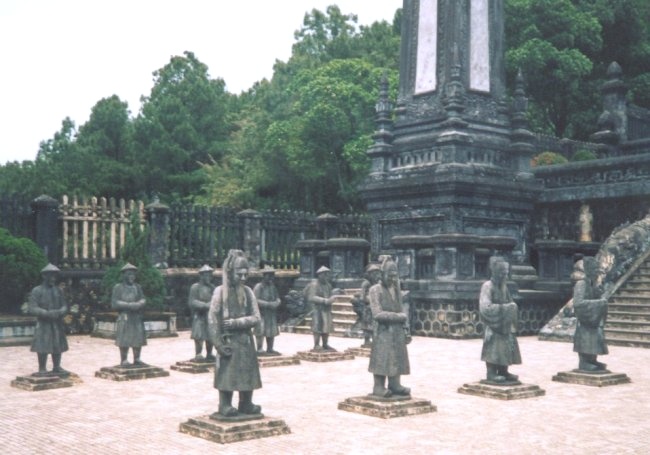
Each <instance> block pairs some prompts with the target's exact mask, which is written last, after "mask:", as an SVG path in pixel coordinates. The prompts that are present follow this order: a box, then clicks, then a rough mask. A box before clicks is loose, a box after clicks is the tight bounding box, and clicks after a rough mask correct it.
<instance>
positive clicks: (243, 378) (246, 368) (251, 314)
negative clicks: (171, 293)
mask: <svg viewBox="0 0 650 455" xmlns="http://www.w3.org/2000/svg"><path fill="white" fill-rule="evenodd" d="M223 291H224V289H223V286H218V287H217V288H216V289H215V290H214V293H213V294H212V301H211V303H210V311H209V312H208V323H209V330H210V339H211V340H212V343H213V344H214V346H215V347H216V348H217V352H218V353H219V355H218V356H217V365H216V369H215V375H214V387H215V388H216V389H218V390H220V391H227V392H230V391H250V390H255V389H259V388H261V387H262V380H261V378H260V368H259V364H258V362H257V351H256V349H255V340H254V337H253V328H254V327H255V326H256V325H257V324H259V322H260V311H259V308H258V306H257V299H255V294H253V291H252V290H251V288H249V287H248V286H239V287H237V288H231V289H230V290H229V292H228V293H227V296H224V294H225V293H224V292H223ZM227 319H230V320H232V321H233V323H234V326H233V327H232V328H230V329H228V330H224V329H223V327H222V323H223V321H224V320H227ZM224 350H227V351H229V352H230V355H223V352H224Z"/></svg>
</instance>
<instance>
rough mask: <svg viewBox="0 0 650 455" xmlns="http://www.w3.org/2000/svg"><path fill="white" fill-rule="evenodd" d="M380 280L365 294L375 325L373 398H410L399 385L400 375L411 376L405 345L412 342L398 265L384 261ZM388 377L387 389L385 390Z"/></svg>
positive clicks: (370, 367) (371, 361) (406, 391)
mask: <svg viewBox="0 0 650 455" xmlns="http://www.w3.org/2000/svg"><path fill="white" fill-rule="evenodd" d="M381 271H382V278H381V280H380V282H379V283H377V284H375V285H373V286H372V287H371V288H370V291H369V293H368V300H369V301H370V308H371V311H372V318H373V324H374V333H373V342H372V348H371V351H370V363H369V365H368V371H370V372H371V373H372V374H373V377H374V385H373V390H372V395H374V396H377V397H381V398H388V397H390V396H393V395H396V396H410V394H411V389H409V388H408V387H404V386H403V385H402V384H401V376H402V375H404V374H410V372H411V370H410V364H409V357H408V351H407V349H406V345H407V344H409V343H410V342H411V333H410V327H409V321H408V315H407V314H406V311H405V309H404V306H403V305H402V291H401V287H400V281H399V274H398V271H397V265H396V264H395V262H393V260H392V259H390V258H384V260H383V262H382V265H381ZM386 378H388V387H386Z"/></svg>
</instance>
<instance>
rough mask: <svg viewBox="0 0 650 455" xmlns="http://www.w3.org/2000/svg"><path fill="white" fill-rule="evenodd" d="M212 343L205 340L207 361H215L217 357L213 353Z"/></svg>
mask: <svg viewBox="0 0 650 455" xmlns="http://www.w3.org/2000/svg"><path fill="white" fill-rule="evenodd" d="M212 348H213V346H212V343H208V342H207V341H206V342H205V361H206V362H215V361H216V360H217V358H216V357H215V356H214V354H213V353H212Z"/></svg>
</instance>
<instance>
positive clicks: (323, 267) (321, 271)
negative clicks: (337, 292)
mask: <svg viewBox="0 0 650 455" xmlns="http://www.w3.org/2000/svg"><path fill="white" fill-rule="evenodd" d="M323 272H331V270H330V269H328V268H327V267H325V266H322V267H321V268H320V269H318V270H316V275H318V274H319V273H323Z"/></svg>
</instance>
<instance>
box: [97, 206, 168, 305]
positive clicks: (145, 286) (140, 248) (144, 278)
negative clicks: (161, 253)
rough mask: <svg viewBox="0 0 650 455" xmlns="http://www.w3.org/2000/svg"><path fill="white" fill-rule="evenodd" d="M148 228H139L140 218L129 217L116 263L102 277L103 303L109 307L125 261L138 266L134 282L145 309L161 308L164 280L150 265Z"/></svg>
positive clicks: (163, 296)
mask: <svg viewBox="0 0 650 455" xmlns="http://www.w3.org/2000/svg"><path fill="white" fill-rule="evenodd" d="M147 238H148V229H144V230H140V219H139V217H138V216H137V214H136V215H134V216H133V217H132V218H131V228H130V229H129V231H128V232H127V234H126V240H125V242H124V246H123V247H122V250H121V251H120V259H119V261H118V263H117V264H116V265H115V266H113V267H111V268H109V269H108V270H107V271H106V273H105V274H104V278H103V279H102V295H103V299H102V301H103V303H104V304H105V305H107V306H108V307H110V304H111V294H112V293H113V287H114V286H115V285H116V284H117V283H119V282H121V281H122V274H121V269H122V267H124V265H125V264H126V263H127V262H130V263H131V264H133V265H135V266H136V267H137V268H138V272H137V273H136V282H137V283H138V284H139V285H140V286H141V287H142V292H143V293H144V296H145V298H146V299H147V306H145V309H146V310H162V309H163V306H164V300H165V280H164V279H163V276H162V274H161V273H160V270H158V269H157V268H155V267H153V266H152V265H151V261H150V260H149V255H148V254H147Z"/></svg>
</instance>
